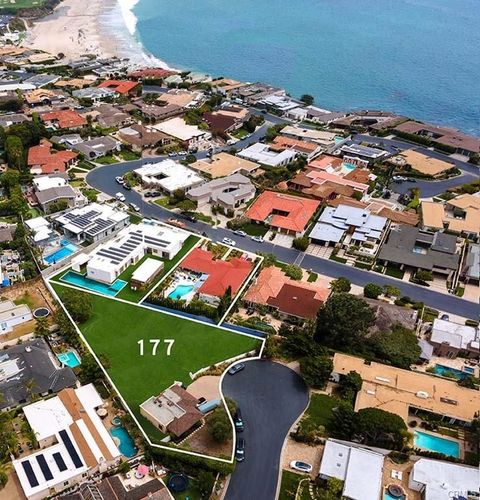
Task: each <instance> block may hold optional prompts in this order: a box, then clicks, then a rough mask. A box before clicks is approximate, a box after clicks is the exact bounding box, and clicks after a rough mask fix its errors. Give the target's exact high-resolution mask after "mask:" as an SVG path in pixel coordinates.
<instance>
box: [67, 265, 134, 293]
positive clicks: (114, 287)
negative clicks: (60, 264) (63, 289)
mask: <svg viewBox="0 0 480 500" xmlns="http://www.w3.org/2000/svg"><path fill="white" fill-rule="evenodd" d="M60 281H64V282H65V283H70V284H71V285H76V286H79V287H81V288H86V289H87V290H92V291H93V292H97V293H101V294H102V295H108V296H109V297H115V295H117V293H118V292H119V291H120V290H121V289H122V288H123V287H124V286H125V285H126V284H127V282H126V281H123V280H115V281H114V282H113V283H112V284H111V285H108V284H107V283H100V282H99V281H95V280H92V279H90V278H87V277H86V276H84V275H83V274H79V273H76V272H75V271H67V272H66V273H65V274H64V275H63V276H62V277H61V278H60Z"/></svg>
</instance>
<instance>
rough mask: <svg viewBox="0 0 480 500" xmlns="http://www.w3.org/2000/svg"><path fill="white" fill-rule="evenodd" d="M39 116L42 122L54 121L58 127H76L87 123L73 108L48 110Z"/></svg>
mask: <svg viewBox="0 0 480 500" xmlns="http://www.w3.org/2000/svg"><path fill="white" fill-rule="evenodd" d="M40 118H41V120H42V121H43V122H56V123H57V124H58V127H59V128H77V127H83V126H84V125H86V124H87V120H86V119H85V118H84V117H83V116H80V115H79V114H78V113H77V112H76V111H74V110H73V109H64V110H59V111H50V112H48V113H43V114H42V115H41V116H40Z"/></svg>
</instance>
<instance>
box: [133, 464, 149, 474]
mask: <svg viewBox="0 0 480 500" xmlns="http://www.w3.org/2000/svg"><path fill="white" fill-rule="evenodd" d="M136 472H137V474H140V475H142V476H146V475H147V474H148V473H149V472H150V469H149V468H148V466H146V465H143V464H140V465H139V466H138V467H137V471H136Z"/></svg>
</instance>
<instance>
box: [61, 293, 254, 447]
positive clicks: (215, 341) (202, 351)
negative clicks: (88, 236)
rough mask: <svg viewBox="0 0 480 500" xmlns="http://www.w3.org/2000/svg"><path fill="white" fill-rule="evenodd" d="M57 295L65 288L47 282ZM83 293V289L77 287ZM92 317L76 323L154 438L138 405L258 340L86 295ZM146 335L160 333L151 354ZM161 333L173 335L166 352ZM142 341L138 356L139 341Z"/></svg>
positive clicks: (156, 437) (153, 336)
mask: <svg viewBox="0 0 480 500" xmlns="http://www.w3.org/2000/svg"><path fill="white" fill-rule="evenodd" d="M52 286H53V287H54V288H55V291H56V292H57V293H58V295H59V296H60V298H61V297H62V292H64V290H65V288H64V287H63V286H62V285H59V284H54V283H52ZM79 293H88V292H79ZM91 298H92V302H93V311H92V316H91V318H90V319H89V320H88V321H87V322H86V323H84V324H82V325H80V329H81V331H82V333H83V334H84V336H85V338H86V339H87V341H88V343H89V344H90V346H91V348H92V349H93V350H94V351H95V352H96V354H97V355H104V356H105V358H106V360H107V363H108V365H109V366H108V369H107V371H108V374H109V375H110V377H111V378H112V380H113V382H114V384H115V385H116V387H117V388H118V390H119V391H120V392H121V394H122V396H123V397H124V399H125V400H126V402H127V403H128V405H129V406H130V409H131V410H132V411H133V413H134V414H135V415H136V416H137V418H138V419H139V421H140V422H141V423H142V426H144V429H145V430H146V432H148V433H149V435H150V436H151V438H152V439H153V440H156V441H157V442H158V440H159V439H160V438H161V437H162V435H161V434H160V433H159V432H157V431H156V429H154V428H153V426H151V425H150V426H147V425H144V424H147V423H148V422H147V421H146V420H144V419H143V417H141V415H140V411H139V405H140V404H141V403H142V402H143V401H145V400H146V399H148V398H149V397H150V396H153V395H157V394H159V393H160V392H161V391H163V390H164V389H165V388H167V387H168V386H170V385H171V384H172V383H173V382H174V381H181V382H183V383H184V384H185V385H188V384H189V383H190V382H191V379H190V376H189V373H190V372H196V371H197V370H199V369H200V368H205V367H208V366H211V365H213V364H215V363H218V362H221V361H223V360H225V359H229V358H231V357H233V356H236V355H239V354H241V353H245V352H248V351H251V350H253V349H255V348H256V347H258V345H259V341H258V340H256V339H254V338H251V337H247V336H244V335H239V334H237V333H234V332H229V331H225V330H222V329H219V328H216V327H214V326H211V325H207V324H203V323H197V322H194V321H191V320H187V319H183V318H179V317H176V316H171V315H167V314H164V313H162V312H159V311H152V310H148V309H145V308H142V307H138V306H135V305H129V304H126V303H124V302H119V301H116V300H112V299H109V298H106V297H100V296H97V295H91ZM150 339H160V341H161V342H160V344H159V346H158V351H157V354H156V356H153V355H152V353H151V344H150V343H149V341H150ZM164 339H174V340H175V343H174V345H173V347H172V349H171V355H170V356H167V355H166V347H167V345H166V344H165V343H164V342H163V340H164ZM140 340H143V341H144V355H143V356H141V355H140V352H139V349H140V346H139V345H138V341H140Z"/></svg>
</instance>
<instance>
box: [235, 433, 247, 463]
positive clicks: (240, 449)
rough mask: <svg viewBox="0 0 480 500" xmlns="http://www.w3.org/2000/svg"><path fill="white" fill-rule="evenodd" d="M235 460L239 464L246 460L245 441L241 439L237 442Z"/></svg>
mask: <svg viewBox="0 0 480 500" xmlns="http://www.w3.org/2000/svg"><path fill="white" fill-rule="evenodd" d="M235 458H236V459H237V462H243V461H244V460H245V439H243V438H239V439H238V440H237V449H236V450H235Z"/></svg>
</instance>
